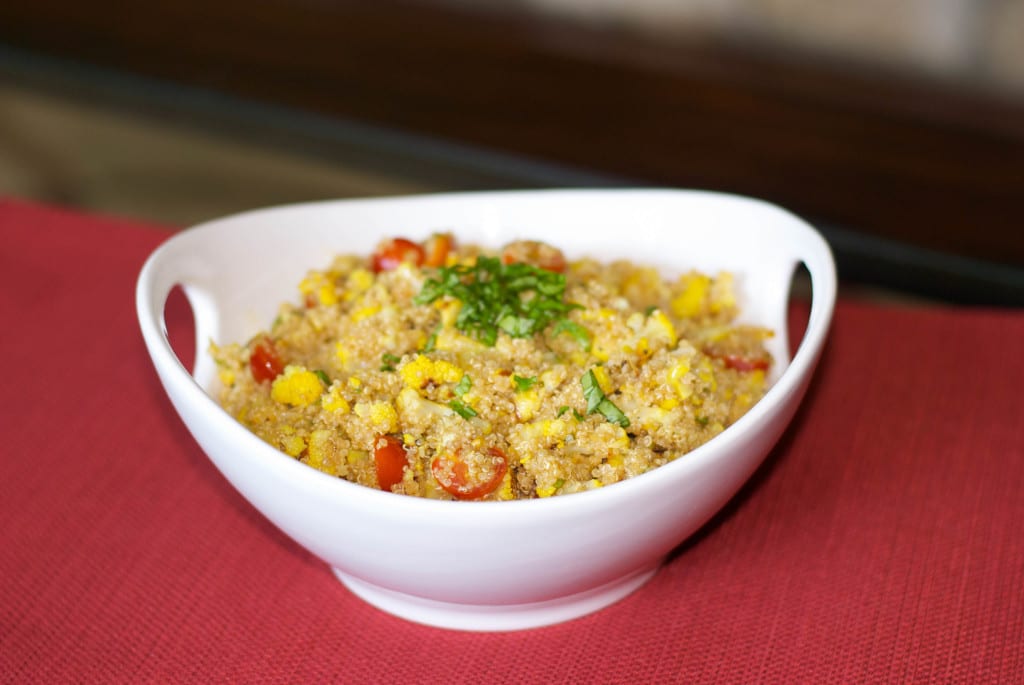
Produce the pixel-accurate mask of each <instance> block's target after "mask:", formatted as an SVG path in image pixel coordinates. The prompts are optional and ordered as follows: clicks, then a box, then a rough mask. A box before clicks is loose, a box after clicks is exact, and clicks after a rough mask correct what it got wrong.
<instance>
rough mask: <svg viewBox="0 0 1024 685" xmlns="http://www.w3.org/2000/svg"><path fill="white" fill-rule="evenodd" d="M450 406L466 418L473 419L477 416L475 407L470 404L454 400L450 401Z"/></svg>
mask: <svg viewBox="0 0 1024 685" xmlns="http://www.w3.org/2000/svg"><path fill="white" fill-rule="evenodd" d="M448 406H449V407H451V409H452V411H454V412H455V413H456V414H458V415H459V416H461V417H462V418H464V419H471V418H473V417H474V416H476V410H475V409H473V407H471V406H469V405H468V404H464V403H462V402H460V401H459V400H452V401H451V402H449V403H448Z"/></svg>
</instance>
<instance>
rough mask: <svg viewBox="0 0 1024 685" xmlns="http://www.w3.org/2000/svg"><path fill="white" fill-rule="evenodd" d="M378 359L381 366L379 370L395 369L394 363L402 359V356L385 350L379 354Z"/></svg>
mask: <svg viewBox="0 0 1024 685" xmlns="http://www.w3.org/2000/svg"><path fill="white" fill-rule="evenodd" d="M380 361H381V366H380V370H381V371H394V370H395V364H397V363H398V362H400V361H402V358H401V357H396V356H395V355H393V354H388V353H387V352H385V353H384V354H382V355H381V356H380Z"/></svg>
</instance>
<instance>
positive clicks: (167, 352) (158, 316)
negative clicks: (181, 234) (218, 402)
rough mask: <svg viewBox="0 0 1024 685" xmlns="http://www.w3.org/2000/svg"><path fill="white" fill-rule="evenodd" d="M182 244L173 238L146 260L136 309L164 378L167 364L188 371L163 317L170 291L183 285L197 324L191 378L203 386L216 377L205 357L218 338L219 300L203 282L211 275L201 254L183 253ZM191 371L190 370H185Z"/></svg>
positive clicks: (211, 362)
mask: <svg viewBox="0 0 1024 685" xmlns="http://www.w3.org/2000/svg"><path fill="white" fill-rule="evenodd" d="M181 248H182V243H181V242H180V241H178V240H176V239H173V238H172V239H171V240H169V241H168V242H167V243H165V244H164V245H163V246H161V247H160V248H158V249H157V250H156V251H155V252H154V253H153V254H152V255H151V256H150V258H149V259H148V260H147V261H146V263H145V265H144V266H143V267H142V271H141V272H140V274H139V279H138V283H137V284H136V289H135V306H136V313H137V315H138V319H139V326H140V327H141V329H142V337H143V340H144V341H145V344H146V348H147V349H148V351H149V354H150V356H151V357H152V359H153V362H154V364H155V365H156V367H157V372H158V373H159V374H160V376H161V377H162V378H164V377H165V373H164V371H165V369H166V368H168V365H178V366H180V367H181V368H185V366H184V364H183V363H182V361H181V360H180V359H179V358H178V355H177V354H176V353H175V351H174V349H173V348H172V346H171V343H170V339H169V336H168V332H167V322H166V320H165V316H164V310H165V306H166V304H167V299H168V297H169V296H170V294H171V291H172V290H173V289H174V288H175V287H177V286H180V287H181V289H182V290H183V291H184V293H185V297H186V299H187V300H188V304H189V306H190V307H191V310H192V317H193V319H194V322H195V350H196V354H195V363H194V365H193V369H192V371H191V373H190V375H191V376H192V377H193V378H195V380H196V381H198V382H199V384H200V385H201V386H202V387H207V385H208V382H209V381H210V380H212V379H213V378H214V377H215V376H216V368H215V365H214V363H213V361H212V359H211V358H210V355H208V354H203V353H202V351H203V350H204V349H205V346H206V344H208V342H209V341H210V340H211V339H213V338H214V337H215V329H216V327H217V323H218V321H219V320H220V319H219V313H218V311H217V307H216V299H215V298H214V297H212V296H211V295H210V293H209V291H208V289H207V288H206V287H204V285H203V284H204V283H206V282H209V278H210V276H211V274H212V272H211V270H210V267H209V266H208V264H207V263H206V262H205V261H204V260H203V259H201V258H200V257H199V256H198V255H189V254H187V253H184V254H183V250H182V249H181ZM185 370H186V371H188V369H185Z"/></svg>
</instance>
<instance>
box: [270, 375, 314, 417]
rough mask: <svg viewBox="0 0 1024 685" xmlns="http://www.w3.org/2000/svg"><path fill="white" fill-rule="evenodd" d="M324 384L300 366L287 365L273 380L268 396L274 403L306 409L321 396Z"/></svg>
mask: <svg viewBox="0 0 1024 685" xmlns="http://www.w3.org/2000/svg"><path fill="white" fill-rule="evenodd" d="M323 391H324V384H323V382H321V380H320V378H319V377H317V375H316V374H315V373H313V372H312V371H310V370H308V369H306V368H305V367H302V366H296V365H289V366H286V367H285V368H284V373H282V374H281V375H280V376H278V377H277V378H275V379H274V383H273V385H271V386H270V396H271V397H272V398H273V399H274V401H275V402H280V403H281V404H287V405H290V406H292V407H306V406H309V405H310V404H312V403H313V402H315V401H316V400H317V399H319V398H320V395H321V394H323Z"/></svg>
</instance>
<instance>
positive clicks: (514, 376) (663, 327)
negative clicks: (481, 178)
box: [210, 234, 772, 500]
mask: <svg viewBox="0 0 1024 685" xmlns="http://www.w3.org/2000/svg"><path fill="white" fill-rule="evenodd" d="M298 289H299V297H298V298H297V301H298V304H292V303H286V304H283V305H281V307H280V311H279V314H278V316H277V318H276V319H275V320H274V322H273V324H272V326H271V327H270V329H269V330H267V331H264V332H261V333H260V334H259V335H257V336H255V337H254V338H253V339H252V340H250V341H249V342H248V343H246V344H226V345H217V344H211V347H210V353H211V354H212V356H213V358H214V359H215V360H216V362H217V365H218V368H219V371H220V380H221V386H222V390H221V394H220V401H221V403H222V405H223V406H224V408H225V409H226V410H227V411H229V412H230V413H231V414H232V415H233V416H235V417H236V418H237V419H238V420H239V421H240V422H241V423H242V424H244V425H245V426H246V427H247V428H249V429H250V430H251V431H253V432H254V433H255V434H256V435H258V436H259V437H260V438H262V439H263V440H265V441H266V442H268V443H270V444H271V445H273V446H274V447H276V448H278V449H279V450H281V451H282V452H284V453H285V454H287V455H289V456H290V457H292V458H294V459H298V460H300V461H302V462H304V463H306V464H308V465H309V466H311V467H313V468H316V469H319V470H321V471H323V472H325V473H328V474H331V475H334V476H337V477H339V478H344V479H346V480H349V481H352V482H355V483H359V484H362V485H365V486H367V487H373V488H382V489H386V490H391V491H392V492H395V493H401V494H406V495H412V496H418V497H428V498H433V499H463V500H466V499H483V500H509V499H529V498H534V497H550V496H553V495H563V494H568V493H574V492H580V491H583V490H591V489H594V488H600V487H605V486H608V485H611V484H613V483H616V482H618V481H620V480H624V479H626V478H630V477H633V476H637V475H639V474H641V473H644V472H646V471H650V470H651V469H653V468H657V467H658V466H661V465H663V464H666V463H668V462H670V461H672V460H674V459H678V458H680V457H682V456H683V455H685V454H686V453H687V452H689V451H691V450H693V449H694V448H696V447H698V446H699V445H701V444H703V443H704V442H707V441H708V440H709V439H711V438H712V437H714V436H715V435H717V434H718V433H720V432H721V431H722V430H724V429H725V427H726V426H728V425H729V424H731V423H733V422H734V421H736V420H737V419H738V418H739V417H740V416H742V415H743V414H744V413H745V412H746V411H747V410H748V409H749V408H750V407H751V406H752V405H753V404H754V403H755V402H757V401H758V399H760V398H761V396H762V395H763V393H764V390H765V382H766V381H765V376H766V373H767V371H768V370H769V368H770V365H771V361H772V360H771V357H770V356H769V354H768V352H767V351H766V350H765V347H764V341H765V339H767V338H768V337H770V336H771V335H772V333H771V331H768V330H765V329H762V328H755V327H750V326H742V325H736V324H735V323H734V320H735V317H736V314H737V306H736V296H735V293H734V290H733V281H732V277H731V276H730V275H729V274H727V273H721V274H717V275H713V276H711V275H705V274H701V273H697V272H691V273H686V274H683V275H682V276H679V277H677V278H673V279H666V278H663V277H662V275H661V274H659V273H658V272H657V271H656V270H654V269H652V268H650V267H645V266H640V265H635V264H631V263H629V262H626V261H614V262H611V263H599V262H597V261H594V260H590V259H585V260H580V261H574V262H569V261H567V260H566V259H565V257H564V256H563V255H562V253H561V251H560V250H558V249H557V248H555V247H553V246H550V245H546V244H544V243H540V242H536V241H517V242H515V243H511V244H509V245H507V246H505V247H504V248H503V249H502V250H501V251H497V252H494V251H490V250H487V249H484V248H481V247H478V246H473V245H456V243H455V240H454V238H453V237H452V236H451V235H448V234H437V235H434V236H432V237H431V238H430V239H428V240H427V241H424V242H423V243H414V242H412V241H409V240H404V239H400V238H396V239H393V240H389V241H385V242H384V243H382V244H381V245H380V246H379V248H378V249H377V251H376V253H375V254H374V255H372V256H370V257H369V258H367V257H359V256H340V257H337V258H335V259H334V261H333V262H332V263H331V264H330V266H329V267H328V268H327V269H325V270H322V271H311V272H309V274H308V275H307V276H306V278H304V279H303V280H302V281H301V282H300V283H299V284H298Z"/></svg>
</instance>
